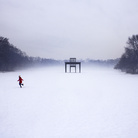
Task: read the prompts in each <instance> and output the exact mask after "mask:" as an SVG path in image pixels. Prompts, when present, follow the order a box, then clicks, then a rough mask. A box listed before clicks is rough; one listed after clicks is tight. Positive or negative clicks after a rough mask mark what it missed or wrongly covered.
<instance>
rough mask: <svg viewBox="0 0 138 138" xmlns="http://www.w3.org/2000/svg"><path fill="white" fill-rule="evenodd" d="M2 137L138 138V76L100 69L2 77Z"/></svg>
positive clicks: (42, 71)
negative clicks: (21, 81)
mask: <svg viewBox="0 0 138 138" xmlns="http://www.w3.org/2000/svg"><path fill="white" fill-rule="evenodd" d="M19 75H21V76H22V77H23V79H24V84H25V86H24V88H19V86H18V82H17V79H18V76H19ZM0 138H138V75H129V74H125V73H122V72H119V71H118V70H114V69H111V68H108V69H106V68H95V67H91V68H86V67H83V70H82V73H64V67H58V68H55V67H48V68H42V69H35V70H33V69H29V70H26V71H17V72H10V73H0Z"/></svg>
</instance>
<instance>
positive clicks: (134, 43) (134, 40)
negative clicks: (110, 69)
mask: <svg viewBox="0 0 138 138" xmlns="http://www.w3.org/2000/svg"><path fill="white" fill-rule="evenodd" d="M126 44H127V45H126V47H125V52H124V53H123V54H122V56H121V58H120V59H119V62H118V63H117V64H116V66H115V69H120V70H121V71H124V72H126V73H131V74H137V73H138V35H132V37H129V38H128V41H127V43H126Z"/></svg>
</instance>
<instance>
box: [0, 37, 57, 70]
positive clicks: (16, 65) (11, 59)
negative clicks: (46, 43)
mask: <svg viewBox="0 0 138 138" xmlns="http://www.w3.org/2000/svg"><path fill="white" fill-rule="evenodd" d="M57 63H58V61H56V60H53V59H44V58H40V57H29V56H27V55H26V53H25V52H22V51H21V50H20V49H18V48H16V47H15V46H13V45H12V44H10V43H9V40H8V39H7V38H4V37H0V71H13V70H16V69H21V68H25V67H31V66H36V65H41V66H42V65H51V64H57Z"/></svg>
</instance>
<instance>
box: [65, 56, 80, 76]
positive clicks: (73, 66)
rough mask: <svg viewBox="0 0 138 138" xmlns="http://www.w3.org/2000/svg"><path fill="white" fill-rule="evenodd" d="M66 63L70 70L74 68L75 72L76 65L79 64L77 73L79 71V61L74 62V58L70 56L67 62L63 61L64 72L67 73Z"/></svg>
mask: <svg viewBox="0 0 138 138" xmlns="http://www.w3.org/2000/svg"><path fill="white" fill-rule="evenodd" d="M67 65H69V67H70V72H71V68H75V73H76V66H77V65H79V73H81V62H76V58H70V61H69V62H65V73H67Z"/></svg>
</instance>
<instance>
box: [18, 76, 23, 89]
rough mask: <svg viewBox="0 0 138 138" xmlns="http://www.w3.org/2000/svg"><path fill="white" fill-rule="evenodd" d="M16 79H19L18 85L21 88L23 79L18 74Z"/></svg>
mask: <svg viewBox="0 0 138 138" xmlns="http://www.w3.org/2000/svg"><path fill="white" fill-rule="evenodd" d="M18 81H19V86H20V88H22V86H23V83H22V81H23V79H22V77H21V76H19V79H18Z"/></svg>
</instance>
